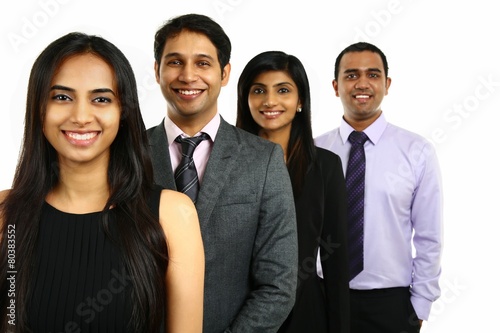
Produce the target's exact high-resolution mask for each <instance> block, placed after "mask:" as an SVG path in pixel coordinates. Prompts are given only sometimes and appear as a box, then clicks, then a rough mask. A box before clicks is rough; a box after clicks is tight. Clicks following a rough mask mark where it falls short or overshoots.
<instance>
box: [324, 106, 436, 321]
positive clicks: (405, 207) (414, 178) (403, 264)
mask: <svg viewBox="0 0 500 333" xmlns="http://www.w3.org/2000/svg"><path fill="white" fill-rule="evenodd" d="M353 130H354V129H353V128H352V127H351V126H350V125H349V124H348V123H347V122H346V121H345V120H344V119H342V122H341V125H340V127H339V128H336V129H334V130H333V131H330V132H327V133H325V134H323V135H320V136H319V137H317V138H316V139H315V143H316V145H317V146H319V147H323V148H325V149H329V150H331V151H333V152H334V153H336V154H338V155H339V156H340V158H341V159H342V166H343V169H344V175H345V171H346V167H347V161H348V158H349V150H350V148H351V144H350V142H349V141H348V137H349V134H350V133H351V132H352V131H353ZM364 132H365V133H366V134H367V136H368V138H369V140H368V141H367V142H366V143H365V155H366V175H365V218H364V228H365V229H364V235H365V237H364V269H363V271H362V272H361V273H360V274H359V275H358V276H356V277H355V278H354V279H353V280H351V282H350V288H351V289H378V288H390V287H402V286H411V294H412V296H411V301H412V304H413V307H414V308H415V311H416V313H417V315H418V317H419V318H420V319H423V320H427V319H428V317H429V313H430V309H431V305H432V302H433V301H435V300H436V299H437V298H438V297H439V295H440V289H439V284H438V279H439V276H440V274H441V264H440V262H441V244H442V184H441V174H440V168H439V164H438V160H437V156H436V153H435V150H434V147H433V146H432V145H431V144H430V143H429V142H428V141H427V140H426V139H425V138H423V137H421V136H419V135H417V134H415V133H412V132H409V131H407V130H405V129H402V128H399V127H397V126H394V125H392V124H390V123H388V122H387V121H386V120H385V117H384V115H383V114H381V115H380V117H379V118H378V119H377V120H376V121H375V122H374V123H372V124H371V125H370V126H369V127H368V128H366V129H365V130H364ZM413 233H414V236H413ZM412 242H413V245H414V247H412Z"/></svg>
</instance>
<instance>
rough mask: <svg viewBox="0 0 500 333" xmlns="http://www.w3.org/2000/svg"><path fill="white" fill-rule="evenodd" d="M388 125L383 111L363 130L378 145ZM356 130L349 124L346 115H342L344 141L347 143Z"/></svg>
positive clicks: (341, 131) (341, 135) (341, 128)
mask: <svg viewBox="0 0 500 333" xmlns="http://www.w3.org/2000/svg"><path fill="white" fill-rule="evenodd" d="M386 127H387V120H385V116H384V113H381V114H380V116H379V117H378V118H377V119H376V120H375V121H374V122H373V123H372V124H371V125H370V126H368V127H367V128H365V129H364V130H363V132H365V134H366V135H367V136H368V139H370V141H371V142H372V143H373V144H374V145H376V144H377V142H378V140H380V137H381V136H382V133H384V130H385V128H386ZM352 131H354V128H352V126H351V125H349V124H348V123H347V122H346V121H345V119H344V117H342V121H341V123H340V137H341V138H342V142H343V143H344V144H345V143H346V142H347V139H348V138H349V135H350V134H351V132H352Z"/></svg>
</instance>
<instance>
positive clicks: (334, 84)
mask: <svg viewBox="0 0 500 333" xmlns="http://www.w3.org/2000/svg"><path fill="white" fill-rule="evenodd" d="M332 86H333V90H335V96H337V97H339V84H338V82H337V80H333V81H332Z"/></svg>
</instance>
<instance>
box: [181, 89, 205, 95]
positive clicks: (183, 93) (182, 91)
mask: <svg viewBox="0 0 500 333" xmlns="http://www.w3.org/2000/svg"><path fill="white" fill-rule="evenodd" d="M179 93H181V94H182V95H196V94H199V93H201V90H179Z"/></svg>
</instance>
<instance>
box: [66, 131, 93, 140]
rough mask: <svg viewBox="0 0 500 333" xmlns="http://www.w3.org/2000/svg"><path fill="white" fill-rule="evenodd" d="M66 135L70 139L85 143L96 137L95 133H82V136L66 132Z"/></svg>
mask: <svg viewBox="0 0 500 333" xmlns="http://www.w3.org/2000/svg"><path fill="white" fill-rule="evenodd" d="M66 134H67V135H68V136H69V137H70V138H72V139H75V140H81V141H86V140H90V139H92V138H94V137H95V136H96V135H97V132H91V133H83V134H79V133H74V132H66Z"/></svg>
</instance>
